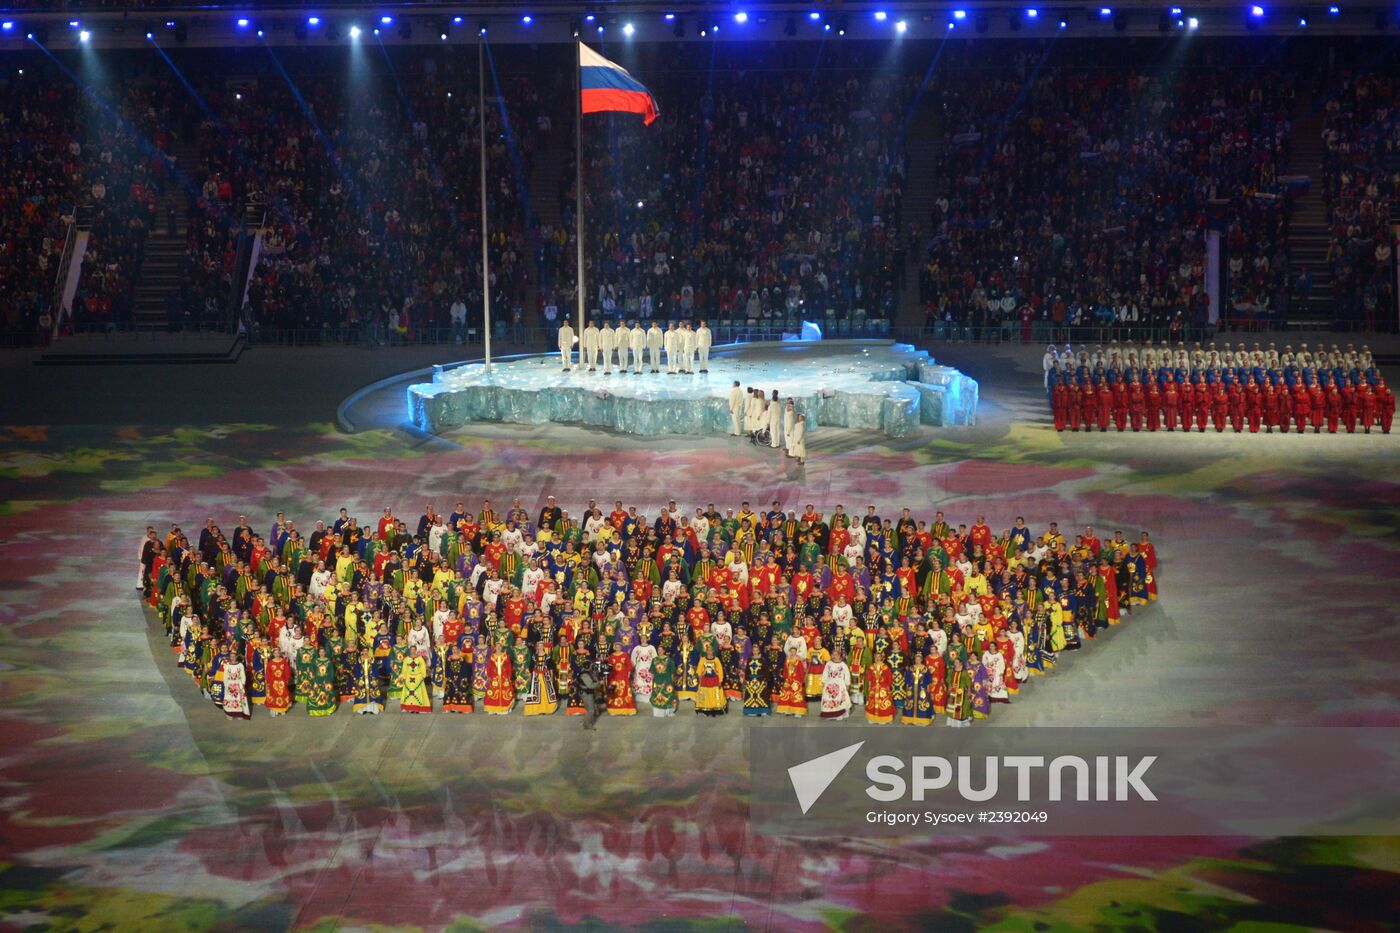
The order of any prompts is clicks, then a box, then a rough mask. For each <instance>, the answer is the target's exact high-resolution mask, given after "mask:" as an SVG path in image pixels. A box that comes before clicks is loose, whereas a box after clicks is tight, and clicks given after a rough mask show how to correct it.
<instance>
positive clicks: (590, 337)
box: [578, 321, 598, 373]
mask: <svg viewBox="0 0 1400 933" xmlns="http://www.w3.org/2000/svg"><path fill="white" fill-rule="evenodd" d="M597 349H598V325H597V324H594V323H593V322H592V321H589V322H588V326H587V327H585V328H584V329H583V336H582V337H581V338H580V340H579V357H578V365H579V366H580V367H582V366H584V365H585V364H586V365H587V366H588V371H589V372H590V373H591V372H593V371H594V370H595V369H596V368H597V367H596V366H594V363H595V362H596V361H595V360H594V357H593V354H594V353H595V352H596V351H597Z"/></svg>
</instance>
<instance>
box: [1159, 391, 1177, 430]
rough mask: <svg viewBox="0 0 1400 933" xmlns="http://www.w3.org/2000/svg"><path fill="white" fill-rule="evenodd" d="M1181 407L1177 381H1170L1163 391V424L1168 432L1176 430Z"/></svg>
mask: <svg viewBox="0 0 1400 933" xmlns="http://www.w3.org/2000/svg"><path fill="white" fill-rule="evenodd" d="M1180 405H1181V393H1180V392H1178V391H1177V390H1176V380H1175V379H1168V380H1167V386H1166V388H1165V389H1163V390H1162V422H1163V424H1164V425H1165V426H1166V428H1167V430H1168V431H1175V430H1176V413H1177V409H1178V407H1179V406H1180Z"/></svg>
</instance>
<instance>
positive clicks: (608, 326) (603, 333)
mask: <svg viewBox="0 0 1400 933" xmlns="http://www.w3.org/2000/svg"><path fill="white" fill-rule="evenodd" d="M616 347H617V332H616V331H614V330H613V329H612V323H611V322H610V321H604V322H603V327H602V329H601V330H599V331H598V355H599V356H601V357H602V358H603V375H604V376H611V375H612V360H613V350H614V349H615V348H616Z"/></svg>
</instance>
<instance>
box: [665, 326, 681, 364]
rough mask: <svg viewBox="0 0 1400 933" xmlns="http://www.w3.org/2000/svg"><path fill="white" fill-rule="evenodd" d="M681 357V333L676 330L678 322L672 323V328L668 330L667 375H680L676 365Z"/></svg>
mask: <svg viewBox="0 0 1400 933" xmlns="http://www.w3.org/2000/svg"><path fill="white" fill-rule="evenodd" d="M678 356H680V331H678V329H676V322H675V321H672V322H671V326H669V328H666V373H669V374H671V375H675V374H676V373H678V371H679V370H678V368H676V363H678V361H679V360H678V359H676V357H678Z"/></svg>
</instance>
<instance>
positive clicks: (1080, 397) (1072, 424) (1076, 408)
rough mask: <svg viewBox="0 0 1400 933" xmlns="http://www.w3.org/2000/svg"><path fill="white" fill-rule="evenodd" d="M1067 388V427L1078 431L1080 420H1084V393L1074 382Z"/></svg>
mask: <svg viewBox="0 0 1400 933" xmlns="http://www.w3.org/2000/svg"><path fill="white" fill-rule="evenodd" d="M1068 388H1069V394H1068V396H1067V405H1068V411H1067V412H1066V414H1067V415H1068V416H1069V429H1070V430H1071V431H1078V430H1079V425H1080V422H1082V421H1083V420H1084V393H1083V391H1081V390H1080V388H1079V384H1078V383H1075V382H1071V383H1070V384H1069V387H1068Z"/></svg>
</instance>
